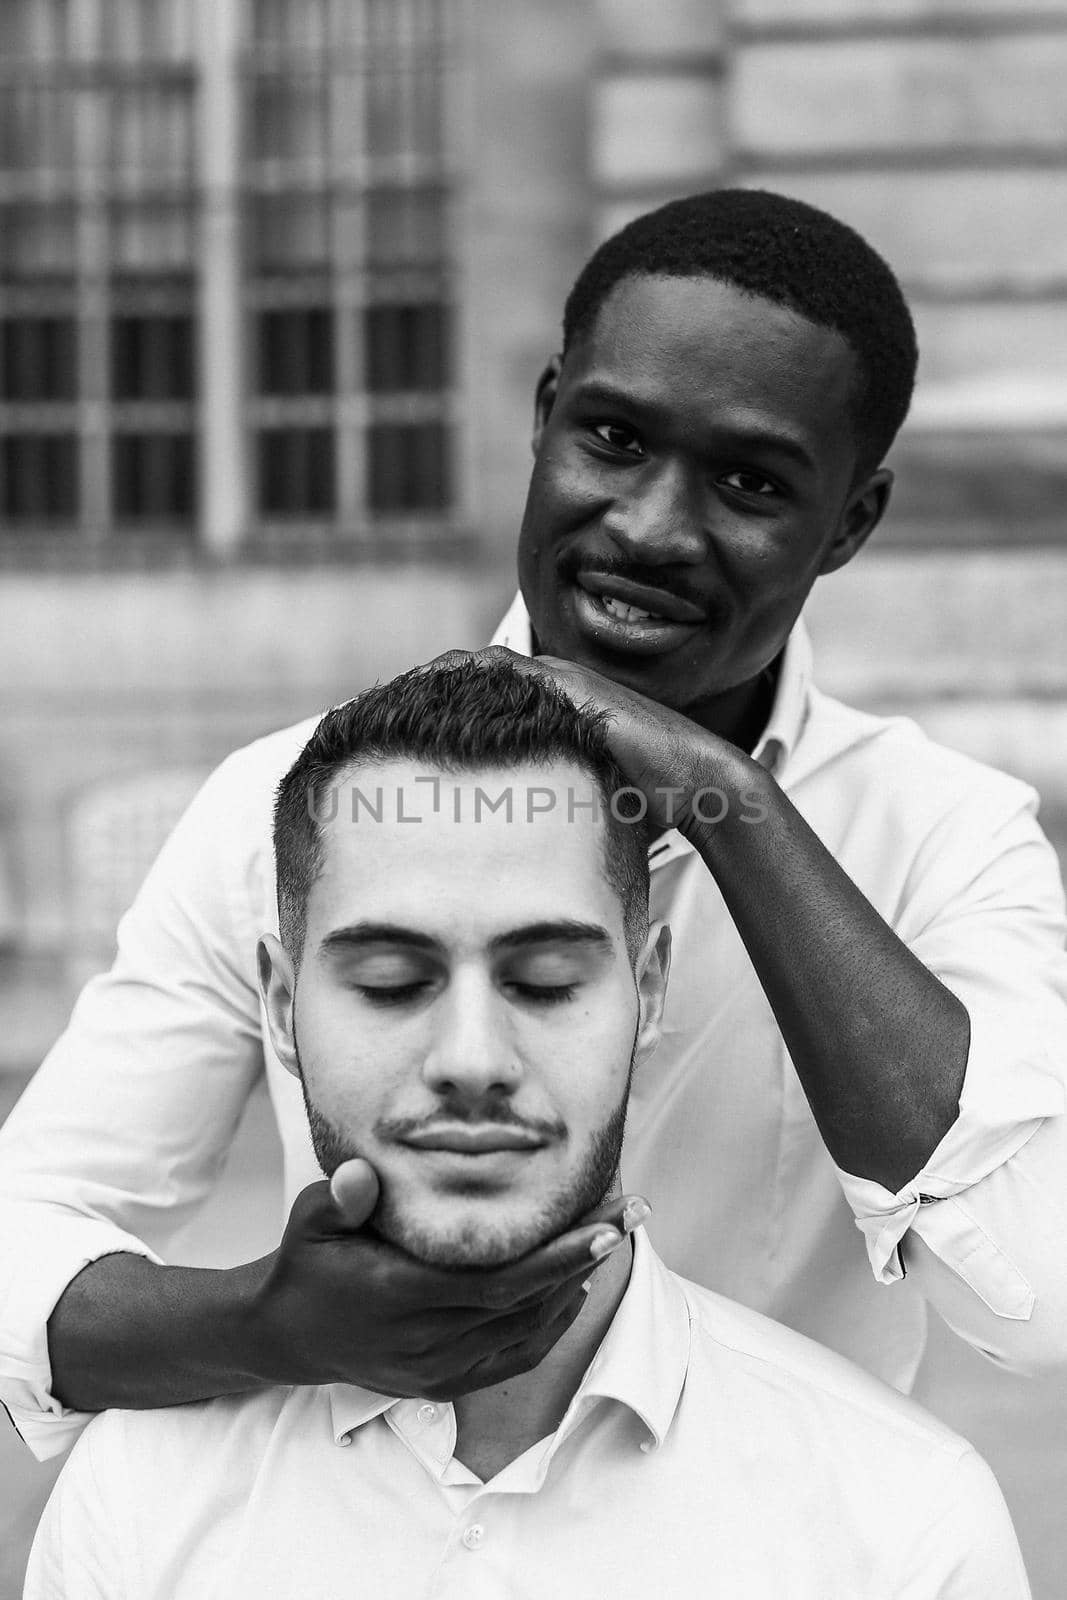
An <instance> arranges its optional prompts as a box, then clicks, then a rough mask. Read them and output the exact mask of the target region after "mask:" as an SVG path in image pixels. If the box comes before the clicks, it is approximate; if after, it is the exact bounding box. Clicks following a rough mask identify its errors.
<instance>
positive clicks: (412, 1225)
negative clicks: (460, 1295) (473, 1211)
mask: <svg viewBox="0 0 1067 1600" xmlns="http://www.w3.org/2000/svg"><path fill="white" fill-rule="evenodd" d="M374 1230H375V1232H376V1233H377V1234H378V1235H379V1237H381V1238H382V1239H384V1240H386V1242H387V1243H388V1244H393V1245H396V1246H397V1248H398V1249H400V1250H404V1251H406V1253H407V1254H408V1255H410V1256H414V1257H415V1259H416V1260H417V1261H421V1262H423V1263H424V1264H425V1265H426V1266H429V1267H444V1268H446V1269H451V1270H453V1271H468V1272H469V1271H489V1270H491V1269H492V1268H494V1267H503V1266H507V1265H508V1264H509V1263H510V1262H512V1261H518V1260H519V1258H520V1257H521V1256H524V1255H527V1254H528V1253H529V1252H530V1251H531V1250H535V1249H536V1248H537V1246H538V1245H540V1244H544V1243H545V1241H546V1240H547V1239H549V1238H551V1237H552V1233H553V1229H552V1226H551V1223H550V1222H548V1221H547V1220H546V1219H543V1218H531V1219H527V1220H521V1219H518V1218H516V1219H515V1220H514V1221H513V1222H510V1223H505V1222H501V1221H499V1220H496V1219H494V1221H493V1222H492V1224H487V1223H486V1221H485V1219H484V1218H481V1217H467V1218H457V1219H456V1220H455V1221H454V1222H442V1221H440V1220H435V1221H432V1222H431V1221H424V1220H422V1219H420V1218H416V1217H410V1216H402V1215H401V1216H398V1215H396V1214H395V1213H394V1214H390V1213H389V1211H388V1210H383V1211H382V1213H381V1214H380V1215H376V1216H375V1218H374Z"/></svg>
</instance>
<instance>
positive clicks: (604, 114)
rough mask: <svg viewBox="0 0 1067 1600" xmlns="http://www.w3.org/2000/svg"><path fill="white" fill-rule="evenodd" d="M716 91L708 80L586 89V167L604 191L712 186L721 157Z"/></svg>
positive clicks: (651, 77) (610, 81)
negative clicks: (588, 100)
mask: <svg viewBox="0 0 1067 1600" xmlns="http://www.w3.org/2000/svg"><path fill="white" fill-rule="evenodd" d="M721 119H722V89H721V84H720V83H719V81H718V79H717V78H716V77H715V76H714V75H712V74H695V75H694V76H692V77H686V76H682V75H681V74H674V73H664V74H656V73H648V74H642V75H640V76H634V75H629V74H623V75H617V76H609V77H605V78H604V79H602V80H601V81H600V82H599V83H598V84H596V86H595V87H594V90H593V96H592V136H591V163H592V172H593V177H594V179H595V180H596V181H597V182H598V183H599V184H601V185H602V186H604V187H607V188H616V187H621V188H625V187H627V186H637V185H646V184H650V183H652V184H655V183H663V184H665V185H674V186H675V187H676V188H677V187H678V186H681V187H682V188H687V187H688V188H697V187H704V186H708V185H710V184H712V183H714V181H715V177H716V174H717V173H718V171H719V170H720V169H721V166H722V162H723V155H724V148H723V137H722V126H721Z"/></svg>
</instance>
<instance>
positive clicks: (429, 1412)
mask: <svg viewBox="0 0 1067 1600" xmlns="http://www.w3.org/2000/svg"><path fill="white" fill-rule="evenodd" d="M415 1415H416V1416H417V1417H418V1419H419V1421H420V1422H423V1423H426V1425H427V1426H429V1424H430V1423H431V1422H436V1421H437V1407H436V1406H431V1405H430V1404H429V1403H427V1404H426V1405H424V1406H420V1407H419V1409H418V1410H417V1411H416V1413H415Z"/></svg>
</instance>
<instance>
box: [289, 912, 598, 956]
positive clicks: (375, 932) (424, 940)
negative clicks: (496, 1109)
mask: <svg viewBox="0 0 1067 1600" xmlns="http://www.w3.org/2000/svg"><path fill="white" fill-rule="evenodd" d="M376 944H394V945H403V946H405V947H406V948H407V949H411V950H423V951H436V950H440V949H441V948H442V946H441V943H440V941H439V940H437V939H435V938H433V937H432V935H431V934H428V933H420V932H419V930H418V929H417V928H408V927H405V926H404V924H403V923H398V922H353V923H351V924H350V925H349V926H348V927H344V928H334V929H332V930H331V931H330V932H329V933H328V934H326V935H325V937H324V938H323V940H322V942H321V944H320V946H319V948H320V950H322V951H324V952H326V953H329V952H332V951H334V950H359V949H362V948H364V947H366V946H368V945H376ZM530 944H567V945H587V946H591V947H594V948H596V949H599V950H603V951H605V952H606V951H610V950H611V949H612V948H613V946H612V941H611V935H610V933H609V932H608V930H607V928H603V927H601V926H600V924H599V923H598V922H576V921H573V920H571V919H570V918H562V919H560V920H559V921H555V922H529V923H526V924H524V925H523V926H522V927H520V928H509V929H508V931H507V932H506V933H499V934H497V935H496V937H495V938H493V939H490V941H489V948H490V950H492V951H493V952H494V953H496V952H499V951H502V950H514V949H517V948H519V947H521V946H524V945H530Z"/></svg>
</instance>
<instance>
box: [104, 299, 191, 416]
mask: <svg viewBox="0 0 1067 1600" xmlns="http://www.w3.org/2000/svg"><path fill="white" fill-rule="evenodd" d="M194 382H195V378H194V362H193V318H192V316H191V315H188V314H186V315H176V316H174V315H172V316H118V317H115V318H114V320H113V321H112V324H111V394H112V398H113V399H115V400H191V399H192V398H193V393H194Z"/></svg>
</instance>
